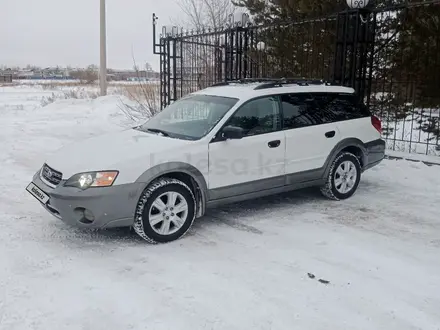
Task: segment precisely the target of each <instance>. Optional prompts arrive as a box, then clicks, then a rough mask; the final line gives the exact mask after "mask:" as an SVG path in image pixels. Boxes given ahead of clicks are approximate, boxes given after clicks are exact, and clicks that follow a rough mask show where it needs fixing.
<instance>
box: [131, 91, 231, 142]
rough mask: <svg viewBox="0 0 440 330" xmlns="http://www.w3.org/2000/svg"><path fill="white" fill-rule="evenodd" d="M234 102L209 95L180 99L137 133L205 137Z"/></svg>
mask: <svg viewBox="0 0 440 330" xmlns="http://www.w3.org/2000/svg"><path fill="white" fill-rule="evenodd" d="M237 101H238V99H235V98H229V97H220V96H212V95H191V96H187V97H184V98H182V99H180V100H178V101H176V102H174V103H173V104H171V105H169V106H168V107H166V108H165V109H163V110H162V111H161V112H160V113H158V114H157V115H156V116H154V117H153V118H151V119H150V120H149V121H147V122H146V123H145V124H143V125H142V126H140V127H139V128H138V129H140V130H142V131H146V132H156V133H160V132H162V133H163V134H164V135H166V136H169V137H172V138H181V139H189V140H198V139H200V138H201V137H203V136H205V135H206V134H208V133H209V132H210V131H211V130H212V129H213V128H214V126H215V125H216V124H217V123H218V122H219V121H220V119H222V118H223V116H224V115H225V114H226V113H227V112H228V111H229V110H230V109H231V108H232V107H233V106H234V104H236V103H237Z"/></svg>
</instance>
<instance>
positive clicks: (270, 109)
mask: <svg viewBox="0 0 440 330" xmlns="http://www.w3.org/2000/svg"><path fill="white" fill-rule="evenodd" d="M227 125H232V126H237V127H241V128H243V130H244V135H245V136H251V135H259V134H265V133H271V132H275V131H278V130H279V129H280V127H281V120H280V110H279V106H278V101H277V98H276V97H263V98H259V99H256V100H252V101H250V102H248V103H246V104H245V105H243V106H242V107H241V108H240V109H238V111H237V112H236V113H235V114H234V115H232V117H231V118H230V119H229V121H228V124H227Z"/></svg>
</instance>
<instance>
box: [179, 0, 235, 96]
mask: <svg viewBox="0 0 440 330" xmlns="http://www.w3.org/2000/svg"><path fill="white" fill-rule="evenodd" d="M176 2H177V4H178V6H179V7H180V9H181V10H182V13H183V15H182V17H180V18H179V20H178V21H176V20H174V21H173V23H174V25H177V26H183V27H184V28H185V29H188V30H191V31H194V33H197V34H200V33H203V31H209V30H210V31H212V30H217V31H220V30H222V29H224V28H226V26H227V25H228V22H229V20H230V16H231V15H233V14H234V12H235V10H236V8H237V7H236V6H235V5H234V4H233V3H232V1H231V0H176ZM215 39H216V38H214V37H212V36H206V35H201V36H200V37H199V38H191V37H189V39H187V40H186V42H185V43H182V46H181V47H183V53H184V54H185V56H184V59H183V61H182V68H181V70H183V71H187V72H191V74H192V76H191V77H187V81H197V83H196V85H197V86H198V88H199V89H201V88H204V87H207V86H209V85H210V84H212V83H213V82H215V80H216V78H215V74H214V72H215V67H214V65H215V64H214V63H215V53H216V49H215V48H216V47H218V45H217V46H216V45H215ZM197 45H198V46H197ZM190 67H193V68H192V69H190ZM188 84H189V85H191V86H184V89H185V90H187V92H191V91H192V90H193V89H194V87H195V86H194V85H195V84H193V83H188Z"/></svg>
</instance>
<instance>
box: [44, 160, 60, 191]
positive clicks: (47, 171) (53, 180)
mask: <svg viewBox="0 0 440 330" xmlns="http://www.w3.org/2000/svg"><path fill="white" fill-rule="evenodd" d="M41 177H42V178H43V179H44V180H45V181H46V182H48V183H50V184H51V185H53V186H58V185H59V184H60V182H61V180H62V178H63V173H61V172H58V171H57V170H54V169H53V168H51V167H49V166H47V164H44V165H43V168H42V169H41Z"/></svg>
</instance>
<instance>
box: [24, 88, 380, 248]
mask: <svg viewBox="0 0 440 330" xmlns="http://www.w3.org/2000/svg"><path fill="white" fill-rule="evenodd" d="M84 151H87V152H84ZM384 152H385V142H384V141H383V140H381V122H380V120H379V119H378V118H376V117H375V116H372V115H371V113H370V112H369V111H368V109H367V108H366V107H365V105H363V104H362V102H360V101H358V99H357V97H356V96H355V93H354V90H353V89H351V88H347V87H340V86H332V85H330V84H326V83H322V82H314V81H302V80H300V81H293V80H290V81H288V80H285V81H260V82H255V81H241V82H229V83H223V84H218V85H215V86H212V87H209V88H207V89H204V90H201V91H198V92H195V93H192V94H190V95H188V96H186V97H183V98H182V99H180V100H178V101H176V102H174V103H173V104H171V105H170V106H168V107H167V108H165V109H164V110H163V111H162V112H160V113H159V114H157V115H156V116H154V117H153V118H151V119H150V120H149V121H147V122H146V123H145V124H143V125H141V126H138V127H134V128H131V129H127V130H124V131H121V132H117V133H112V134H108V135H104V136H100V137H95V138H91V139H88V140H85V141H83V142H78V143H75V144H72V145H68V146H65V147H63V148H62V149H61V150H59V151H58V152H57V153H56V154H55V155H54V156H53V157H51V158H49V159H48V160H47V162H46V163H45V164H44V165H43V167H42V168H41V169H40V170H39V171H38V172H37V173H36V174H35V175H34V177H33V180H32V182H31V183H30V184H29V186H28V187H27V190H28V191H29V192H30V193H31V194H32V195H33V196H34V197H35V198H37V199H38V200H39V201H40V202H41V204H42V205H43V206H44V207H45V208H46V210H47V211H49V212H50V213H51V214H53V215H54V216H56V217H58V218H59V219H61V220H63V221H64V222H66V223H68V224H71V225H75V226H80V227H88V228H110V227H124V226H132V227H133V228H134V229H135V231H136V232H137V233H138V234H139V235H140V236H141V237H143V238H144V239H145V240H147V241H148V242H151V243H163V242H169V241H173V240H176V239H178V238H180V237H182V236H183V235H184V234H185V233H186V232H187V231H188V230H189V228H190V227H191V225H192V223H193V221H194V219H195V218H198V217H202V216H203V215H204V213H205V210H206V209H207V208H208V207H212V206H216V205H220V204H224V203H230V202H237V201H243V200H246V199H253V198H257V197H262V196H267V195H272V194H277V193H280V192H285V191H289V190H295V189H300V188H305V187H310V186H316V187H320V188H321V191H322V193H323V194H324V195H325V196H327V197H329V198H332V199H346V198H349V197H350V196H352V195H353V194H354V192H355V191H356V189H357V187H358V184H359V180H360V178H361V173H362V172H363V171H365V170H367V169H368V168H371V167H372V166H374V165H376V164H378V163H379V162H380V161H381V160H382V159H383V158H384ZM78 155H87V156H85V157H79V156H78Z"/></svg>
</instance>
